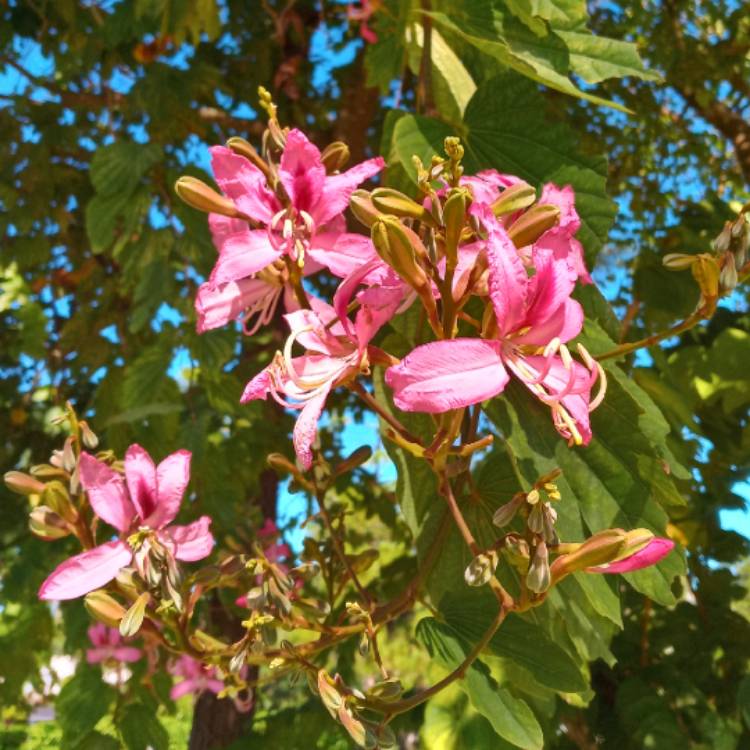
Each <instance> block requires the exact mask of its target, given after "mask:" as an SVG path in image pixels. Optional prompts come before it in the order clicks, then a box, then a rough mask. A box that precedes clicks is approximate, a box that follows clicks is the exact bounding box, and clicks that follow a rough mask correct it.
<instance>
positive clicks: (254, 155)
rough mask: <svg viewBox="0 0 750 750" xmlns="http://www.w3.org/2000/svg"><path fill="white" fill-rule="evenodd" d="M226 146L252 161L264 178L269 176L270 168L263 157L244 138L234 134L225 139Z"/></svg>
mask: <svg viewBox="0 0 750 750" xmlns="http://www.w3.org/2000/svg"><path fill="white" fill-rule="evenodd" d="M227 148H230V149H231V150H232V151H234V153H235V154H238V155H239V156H244V157H245V158H246V159H247V160H248V161H250V162H252V163H253V164H254V165H255V166H256V167H258V169H260V171H261V172H263V174H264V175H265V176H266V179H269V178H270V177H271V169H270V167H269V166H268V164H267V163H266V162H265V161H264V159H263V157H262V156H261V155H260V154H259V153H258V152H257V151H256V150H255V148H254V147H253V145H252V144H251V143H248V142H247V141H246V140H245V139H244V138H240V137H239V136H234V137H232V138H230V139H229V140H228V141H227Z"/></svg>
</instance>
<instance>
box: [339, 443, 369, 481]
mask: <svg viewBox="0 0 750 750" xmlns="http://www.w3.org/2000/svg"><path fill="white" fill-rule="evenodd" d="M371 457H372V448H370V446H369V445H361V446H360V447H359V448H357V450H355V451H354V452H353V453H350V454H349V456H347V457H346V458H345V459H344V460H343V461H342V462H341V463H340V464H338V465H337V466H336V467H335V469H334V471H333V473H334V475H335V476H339V475H341V474H346V473H347V472H349V471H353V470H354V469H356V468H357V467H358V466H362V464H364V463H366V462H367V461H369V460H370V458H371Z"/></svg>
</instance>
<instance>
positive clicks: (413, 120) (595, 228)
mask: <svg viewBox="0 0 750 750" xmlns="http://www.w3.org/2000/svg"><path fill="white" fill-rule="evenodd" d="M543 109H544V107H543V103H542V99H541V96H540V94H539V92H538V91H537V90H536V87H535V86H534V85H533V84H532V83H530V82H529V81H525V80H524V79H523V78H521V77H519V76H517V75H514V74H505V75H501V76H497V77H495V78H492V79H491V80H489V81H487V82H486V83H484V84H483V85H482V86H480V87H479V88H478V89H477V91H476V93H475V94H474V96H472V98H471V101H470V102H469V104H468V106H467V108H466V112H465V115H464V124H463V132H461V133H456V132H455V130H454V129H452V128H451V127H450V126H449V125H447V124H445V123H443V122H441V121H439V120H435V119H434V118H429V117H422V116H418V115H403V116H402V117H401V118H399V119H398V121H397V122H396V124H395V127H394V130H393V149H394V152H395V155H396V156H397V158H398V159H399V160H400V162H401V164H402V165H403V167H404V169H405V170H406V172H407V174H409V175H410V176H411V177H412V179H415V175H416V171H415V169H414V166H413V165H412V162H411V157H412V155H413V154H416V155H417V156H419V157H420V158H421V159H422V161H423V162H425V163H429V159H430V158H431V156H432V155H433V154H435V153H442V149H443V140H444V139H445V137H446V136H448V135H457V134H458V135H460V136H461V137H462V139H463V141H464V145H465V148H466V156H465V157H464V164H465V167H466V172H467V174H471V173H473V172H477V171H479V170H480V169H497V170H498V171H500V172H510V173H511V174H515V175H518V176H519V177H522V178H524V179H525V180H527V181H528V182H530V183H531V184H533V185H536V186H541V185H542V184H544V183H545V182H553V183H555V184H557V185H571V186H572V187H573V189H574V190H575V195H576V210H577V211H578V213H579V215H580V216H581V229H580V230H579V232H578V238H579V239H580V240H581V242H582V243H583V245H584V247H585V248H586V257H587V261H588V262H589V264H592V263H593V260H594V259H595V257H596V255H597V253H598V252H599V250H600V249H601V248H602V246H603V244H604V242H605V241H606V239H607V234H608V232H609V228H610V226H611V225H612V221H613V220H614V217H615V213H616V206H615V204H614V202H613V201H612V200H611V199H610V198H609V197H608V195H607V192H606V181H607V177H606V175H607V163H606V160H605V159H604V158H601V157H591V156H588V155H584V154H581V153H580V152H579V151H578V147H577V144H576V138H575V136H574V134H573V133H572V131H570V130H569V129H568V128H567V127H566V126H565V125H563V124H561V123H555V124H551V123H549V122H547V121H546V120H544V119H543V118H542V117H540V115H539V113H540V112H541V111H543Z"/></svg>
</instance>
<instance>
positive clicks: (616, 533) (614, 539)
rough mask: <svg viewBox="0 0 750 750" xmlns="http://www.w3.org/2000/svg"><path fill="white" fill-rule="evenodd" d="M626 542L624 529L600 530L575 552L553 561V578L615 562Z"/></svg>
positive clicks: (556, 579) (556, 578)
mask: <svg viewBox="0 0 750 750" xmlns="http://www.w3.org/2000/svg"><path fill="white" fill-rule="evenodd" d="M637 531H640V530H637ZM651 537H652V538H653V534H651ZM626 543H627V534H626V533H625V532H624V531H623V530H622V529H605V530H604V531H600V532H598V533H596V534H594V535H593V536H592V537H589V538H588V539H587V540H586V541H585V542H583V544H581V546H580V547H579V548H578V549H577V550H576V551H575V552H572V553H570V554H568V555H561V556H560V557H558V558H557V559H556V560H555V561H554V562H553V563H552V580H554V581H559V580H560V579H561V578H563V577H564V576H566V575H568V574H570V573H575V572H576V571H579V570H586V568H592V567H596V566H597V565H604V564H605V563H610V562H613V561H614V560H616V559H618V556H619V555H620V554H621V553H622V552H623V551H624V550H625V548H626ZM646 543H648V542H646ZM627 554H630V553H627Z"/></svg>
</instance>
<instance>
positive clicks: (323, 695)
mask: <svg viewBox="0 0 750 750" xmlns="http://www.w3.org/2000/svg"><path fill="white" fill-rule="evenodd" d="M316 687H317V689H318V695H320V700H322V701H323V705H324V706H325V707H326V709H327V710H328V712H329V713H330V714H331V716H333V717H335V716H336V712H337V711H338V710H339V709H340V708H341V707H342V706H343V705H344V699H343V698H342V697H341V693H339V691H338V689H337V688H336V684H335V683H334V681H333V680H332V679H331V677H330V675H329V674H328V673H327V672H326V671H325V669H321V670H319V671H318V681H317V684H316Z"/></svg>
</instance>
